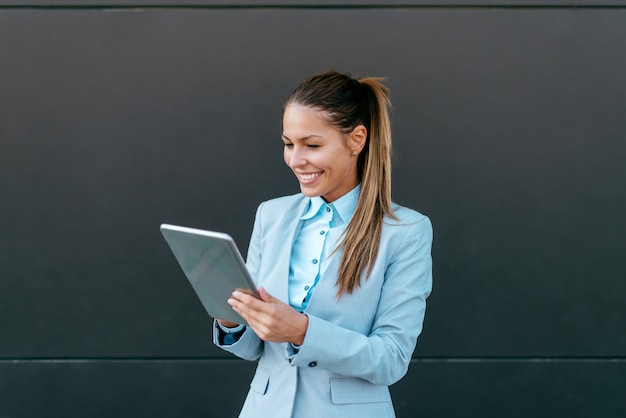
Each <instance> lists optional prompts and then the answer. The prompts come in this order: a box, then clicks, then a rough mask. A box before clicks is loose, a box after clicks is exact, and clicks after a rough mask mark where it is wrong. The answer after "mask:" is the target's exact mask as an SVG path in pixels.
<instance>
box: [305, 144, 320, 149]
mask: <svg viewBox="0 0 626 418" xmlns="http://www.w3.org/2000/svg"><path fill="white" fill-rule="evenodd" d="M306 147H307V148H319V145H313V144H308V145H307V146H306Z"/></svg>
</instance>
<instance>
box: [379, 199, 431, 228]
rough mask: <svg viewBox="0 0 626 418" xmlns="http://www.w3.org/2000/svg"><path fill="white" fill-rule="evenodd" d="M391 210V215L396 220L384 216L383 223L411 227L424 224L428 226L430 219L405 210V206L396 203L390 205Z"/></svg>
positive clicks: (413, 211)
mask: <svg viewBox="0 0 626 418" xmlns="http://www.w3.org/2000/svg"><path fill="white" fill-rule="evenodd" d="M391 210H393V214H394V215H395V217H396V219H393V218H391V217H389V216H385V223H386V224H389V225H412V224H416V223H420V222H423V223H426V224H430V219H429V218H428V216H426V215H424V214H422V213H420V212H418V211H416V210H413V209H410V208H407V207H405V206H401V205H398V204H396V203H392V204H391Z"/></svg>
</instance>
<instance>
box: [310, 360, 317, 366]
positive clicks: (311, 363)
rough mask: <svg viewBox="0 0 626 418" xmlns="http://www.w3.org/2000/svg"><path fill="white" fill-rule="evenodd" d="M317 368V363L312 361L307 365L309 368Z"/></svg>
mask: <svg viewBox="0 0 626 418" xmlns="http://www.w3.org/2000/svg"><path fill="white" fill-rule="evenodd" d="M315 366H317V361H312V362H310V363H309V367H315Z"/></svg>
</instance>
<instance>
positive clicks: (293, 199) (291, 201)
mask: <svg viewBox="0 0 626 418" xmlns="http://www.w3.org/2000/svg"><path fill="white" fill-rule="evenodd" d="M307 199H308V198H307V197H305V196H304V195H303V194H302V193H297V194H293V195H289V196H281V197H275V198H272V199H269V200H265V201H263V202H261V204H260V205H259V207H258V209H257V215H258V216H263V217H267V216H283V215H284V214H286V213H289V214H292V213H297V211H298V208H301V207H303V205H304V204H306V202H307ZM298 215H300V213H298Z"/></svg>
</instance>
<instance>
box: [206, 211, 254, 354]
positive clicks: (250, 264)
mask: <svg viewBox="0 0 626 418" xmlns="http://www.w3.org/2000/svg"><path fill="white" fill-rule="evenodd" d="M262 208H263V203H261V204H260V205H259V207H258V209H257V211H256V216H255V219H254V227H253V228H252V237H251V238H250V245H249V247H248V254H247V256H246V267H247V268H248V271H249V272H250V275H251V276H252V280H254V281H256V280H257V277H258V273H259V265H260V261H261V237H262V236H263V232H262V225H261V211H262ZM219 332H220V330H219V326H218V324H217V321H213V343H214V344H215V345H217V346H218V347H220V348H222V349H223V350H225V351H228V352H229V353H232V354H234V355H236V356H237V357H240V358H242V359H245V360H256V359H258V358H259V357H260V356H261V354H262V353H263V348H264V344H263V341H262V340H261V339H260V338H259V337H258V336H257V335H256V334H255V333H254V331H252V329H251V328H250V327H246V328H245V330H244V332H243V334H241V336H240V337H239V338H238V339H237V340H236V341H235V342H234V343H232V344H220V341H219Z"/></svg>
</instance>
